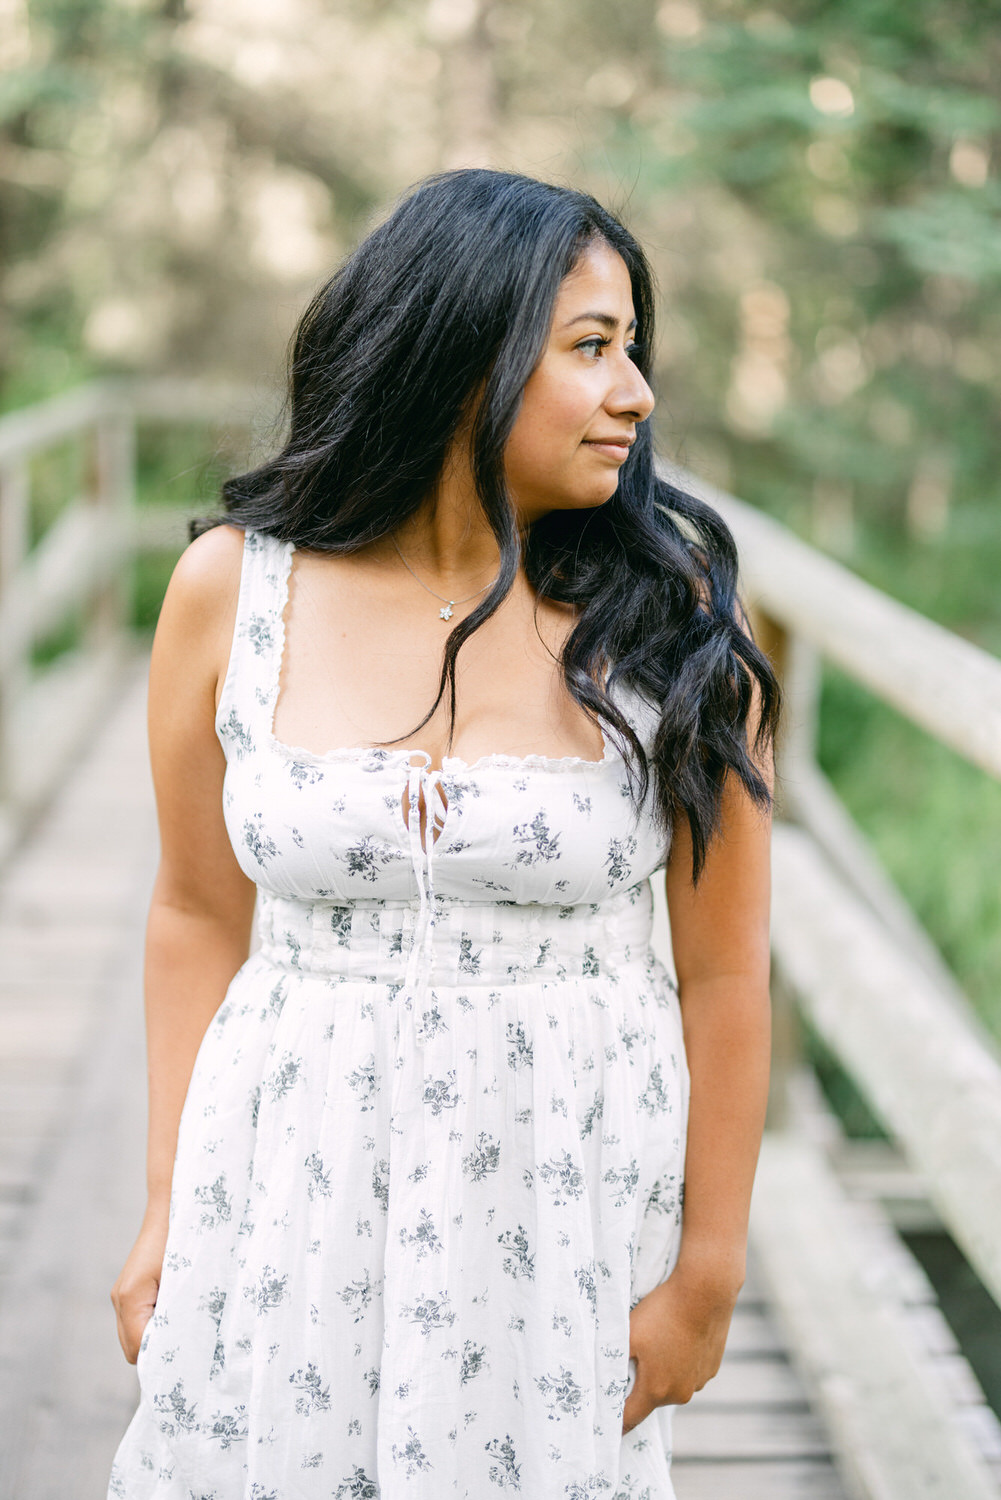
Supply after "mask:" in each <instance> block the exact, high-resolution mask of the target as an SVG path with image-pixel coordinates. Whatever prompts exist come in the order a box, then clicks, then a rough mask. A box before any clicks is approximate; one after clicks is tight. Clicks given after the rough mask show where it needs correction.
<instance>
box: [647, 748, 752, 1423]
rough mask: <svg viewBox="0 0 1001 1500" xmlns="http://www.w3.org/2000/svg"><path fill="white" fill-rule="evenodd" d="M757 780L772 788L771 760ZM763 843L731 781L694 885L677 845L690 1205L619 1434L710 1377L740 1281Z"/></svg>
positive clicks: (675, 939) (677, 954) (653, 1299)
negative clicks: (687, 1075) (718, 824)
mask: <svg viewBox="0 0 1001 1500" xmlns="http://www.w3.org/2000/svg"><path fill="white" fill-rule="evenodd" d="M761 770H762V772H763V774H764V775H765V776H766V779H767V780H768V783H769V785H771V784H772V781H773V777H772V770H771V762H770V759H769V760H768V762H767V763H766V764H764V765H762V766H761ZM770 833H771V820H770V818H769V816H768V814H767V813H765V812H763V811H762V810H761V809H760V808H759V807H757V806H756V805H755V804H754V803H753V802H752V800H751V798H750V797H749V796H748V795H747V793H746V791H745V790H744V789H743V787H742V786H741V785H740V784H739V783H738V782H737V781H736V778H734V777H731V778H730V782H729V785H728V786H727V788H726V789H725V792H724V801H723V822H722V827H721V829H720V833H719V837H718V838H717V840H716V841H715V842H714V843H713V844H712V846H711V848H710V851H709V853H708V856H707V859H706V865H705V870H704V872H703V874H702V877H701V879H700V880H699V883H698V885H697V886H693V885H692V879H691V840H690V836H689V834H688V829H687V825H686V826H684V827H679V828H678V829H677V830H676V833H675V840H674V844H673V846H672V851H671V857H670V860H669V863H668V868H667V899H668V908H669V911H670V917H671V939H672V947H673V950H674V960H675V967H676V970H677V975H678V988H679V994H680V998H681V1011H682V1020H683V1024H684V1033H685V1049H686V1053H687V1057H688V1067H689V1072H690V1075H691V1100H690V1105H689V1114H688V1144H687V1154H686V1158H685V1206H684V1216H683V1226H682V1235H681V1249H680V1253H679V1257H678V1261H677V1264H676V1266H675V1269H674V1271H673V1272H672V1274H671V1275H670V1276H669V1277H668V1279H667V1280H666V1281H665V1282H663V1283H662V1284H661V1285H660V1286H659V1287H656V1288H655V1289H654V1291H653V1292H651V1293H650V1295H649V1296H648V1297H644V1298H643V1299H642V1300H641V1301H640V1302H639V1303H637V1305H636V1307H635V1308H634V1309H633V1313H632V1317H631V1329H630V1337H631V1347H630V1353H631V1354H632V1355H634V1356H635V1357H636V1361H637V1372H636V1383H635V1385H634V1386H633V1389H632V1391H631V1392H630V1394H629V1398H628V1400H627V1402H626V1409H625V1411H624V1413H623V1425H624V1430H626V1431H628V1429H629V1428H630V1427H631V1426H635V1424H636V1423H637V1422H640V1421H642V1420H643V1418H644V1417H645V1416H646V1415H647V1413H648V1411H650V1410H652V1408H653V1407H654V1406H657V1405H666V1404H674V1403H677V1402H685V1401H688V1400H689V1399H690V1398H691V1396H692V1394H693V1393H694V1392H695V1391H697V1390H701V1388H702V1386H703V1385H705V1383H706V1381H707V1380H710V1379H711V1378H712V1376H713V1375H715V1373H716V1371H717V1370H718V1368H719V1364H720V1361H721V1359H722V1357H723V1348H724V1345H725V1341H726V1334H727V1330H728V1328H729V1324H730V1317H731V1314H732V1312H733V1307H734V1303H735V1302H736V1299H737V1294H738V1292H739V1290H740V1287H741V1285H742V1284H743V1280H744V1274H745V1257H746V1246H747V1225H748V1214H749V1209H750V1200H751V1186H752V1183H753V1180H754V1169H755V1166H756V1164H757V1158H758V1151H759V1148H760V1144H761V1132H762V1128H763V1126H764V1119H765V1106H766V1103H767V1096H768V1069H769V1056H770V1043H771V1024H770V1004H769V983H768V981H769V904H770V890H771V878H770V875H771V872H770V862H769V850H770Z"/></svg>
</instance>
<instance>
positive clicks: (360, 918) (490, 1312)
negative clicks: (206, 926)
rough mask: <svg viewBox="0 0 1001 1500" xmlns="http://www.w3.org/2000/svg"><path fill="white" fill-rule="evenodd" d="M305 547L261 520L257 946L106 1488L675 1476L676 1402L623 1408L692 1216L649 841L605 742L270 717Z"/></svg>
mask: <svg viewBox="0 0 1001 1500" xmlns="http://www.w3.org/2000/svg"><path fill="white" fill-rule="evenodd" d="M293 550H294V549H293V547H292V546H291V545H290V544H284V543H280V542H278V541H276V540H275V539H273V538H271V537H269V536H267V535H265V534H263V533H260V532H254V531H248V532H247V534H246V540H245V544H244V553H243V571H242V580H241V587H240V600H239V606H238V617H237V624H236V630H235V635H234V641H233V649H232V656H231V660H230V664H229V670H228V673H227V677H226V682H225V686H224V690H223V694H222V699H221V703H220V706H219V713H218V718H217V729H218V733H219V737H220V739H221V741H222V744H223V746H224V748H225V752H226V756H227V761H228V768H227V773H226V781H225V791H224V801H225V816H226V823H227V827H228V829H229V832H230V836H231V839H232V842H233V848H234V850H235V851H236V855H237V858H238V859H239V861H240V864H241V866H242V868H243V869H244V870H245V871H246V873H247V874H248V875H249V876H250V877H251V878H252V879H253V880H254V881H255V882H256V883H257V885H258V888H259V917H258V926H259V936H260V946H259V948H258V949H257V950H256V951H255V952H254V953H253V954H252V955H251V957H250V958H249V959H248V961H247V962H246V963H245V964H244V966H243V967H242V968H241V970H240V971H239V973H238V974H237V975H236V977H235V978H234V980H233V982H232V984H231V985H230V988H229V991H228V994H227V996H226V998H225V1001H224V1003H223V1005H222V1007H221V1008H220V1010H219V1011H218V1013H217V1015H216V1016H215V1018H214V1020H213V1021H212V1023H211V1024H210V1026H209V1028H208V1031H207V1033H206V1036H205V1039H204V1041H203V1043H202V1046H201V1049H200V1051H199V1054H198V1058H197V1061H196V1064H195V1069H194V1074H193V1076H192V1080H191V1085H190V1088H189V1090H188V1095H187V1100H186V1103H185V1107H184V1113H183V1116H182V1120H181V1128H180V1134H179V1140H178V1147H177V1159H176V1165H175V1169H174V1180H173V1193H172V1199H171V1209H170V1231H169V1237H168V1244H167V1253H166V1259H165V1264H164V1271H163V1279H162V1282H161V1286H160V1291H159V1297H158V1300H157V1305H156V1310H155V1313H154V1315H153V1317H152V1319H151V1320H150V1322H149V1324H148V1325H147V1329H146V1333H145V1335H144V1338H143V1341H142V1348H141V1351H140V1355H139V1365H138V1369H139V1379H140V1385H141V1402H140V1406H139V1409H138V1411H137V1412H136V1415H135V1417H134V1419H133V1421H132V1423H131V1425H130V1427H129V1429H128V1432H127V1433H126V1435H125V1437H124V1439H123V1440H122V1443H121V1446H120V1448H119V1450H118V1454H117V1457H116V1460H115V1464H114V1469H113V1472H112V1477H111V1482H110V1488H109V1492H108V1493H109V1496H114V1497H125V1500H321V1497H322V1500H330V1497H336V1500H445V1497H446V1496H448V1497H453V1496H464V1497H469V1500H473V1497H475V1500H484V1497H487V1496H490V1495H492V1494H494V1493H495V1492H496V1493H497V1494H498V1497H499V1500H500V1495H501V1494H502V1493H503V1494H504V1495H505V1496H506V1495H507V1494H511V1495H519V1494H520V1495H523V1496H525V1497H526V1500H550V1497H552V1500H556V1497H560V1500H563V1497H568V1500H594V1497H603V1500H671V1497H673V1489H672V1486H671V1479H670V1409H669V1408H658V1409H657V1410H655V1411H654V1412H653V1413H651V1414H650V1415H649V1416H648V1417H647V1418H646V1419H645V1421H643V1422H641V1423H640V1424H639V1425H638V1426H637V1427H635V1428H634V1429H633V1430H632V1431H631V1432H629V1433H628V1434H627V1435H626V1436H625V1437H623V1436H622V1407H623V1403H624V1400H625V1395H626V1391H627V1388H628V1386H629V1385H631V1378H630V1377H631V1366H630V1362H629V1312H630V1309H631V1307H632V1306H633V1305H634V1304H635V1303H636V1302H637V1301H638V1300H639V1299H640V1297H642V1296H643V1295H645V1293H647V1292H648V1291H650V1290H651V1289H652V1288H653V1287H654V1286H656V1285H657V1284H658V1282H660V1281H662V1280H663V1279H664V1277H665V1276H666V1275H667V1273H668V1271H669V1270H670V1268H671V1266H672V1265H673V1263H674V1259H675V1256H676V1253H677V1247H678V1238H679V1233H680V1223H681V1186H682V1169H683V1157H684V1143H685V1124H686V1117H687V1099H688V1074H687V1068H686V1064H685V1056H684V1044H683V1039H682V1031H681V1020H680V1011H679V1006H678V1000H677V995H676V993H675V991H674V989H673V987H672V984H671V981H670V979H669V976H668V974H667V972H666V970H665V969H664V967H663V965H662V964H661V963H660V962H659V960H658V959H657V958H655V956H654V955H653V953H652V952H651V949H650V946H649V938H650V925H651V912H652V898H651V890H650V884H649V880H648V877H649V876H650V875H651V873H652V872H654V871H656V870H657V869H659V868H661V867H662V866H663V864H664V861H665V853H666V851H665V849H664V847H663V838H662V836H660V835H659V834H658V832H657V829H656V827H655V826H654V822H653V818H652V816H650V815H648V813H647V812H646V810H644V811H643V813H642V814H641V815H639V816H637V814H636V812H635V810H634V808H633V804H632V803H631V801H630V800H629V798H628V796H627V788H626V778H625V768H624V765H623V762H622V760H621V757H620V756H619V754H618V752H617V750H616V749H615V748H614V747H613V746H611V745H610V744H608V743H607V742H606V745H605V751H604V756H603V759H602V760H600V761H585V760H580V759H578V758H575V757H572V758H567V759H549V758H547V757H544V756H537V755H530V756H525V757H513V756H507V755H488V756H485V757H483V758H482V759H481V760H479V761H477V762H476V763H475V764H472V765H467V764H466V763H465V762H464V761H462V760H459V759H457V758H454V757H453V758H449V759H446V760H445V762H444V765H443V768H442V769H441V770H440V771H438V770H432V769H430V757H428V756H427V755H421V754H416V753H414V752H407V751H384V750H374V749H363V748H359V749H355V750H339V751H335V752H332V753H331V754H328V755H315V754H311V753H309V752H305V751H302V750H298V749H294V748H292V747H289V746H285V745H282V744H280V743H279V742H278V741H277V740H276V739H275V738H274V735H273V733H272V723H273V716H274V708H275V703H276V700H277V695H278V680H279V672H280V667H281V661H282V653H283V649H284V629H283V623H282V622H283V613H284V608H285V603H286V599H287V590H288V576H289V571H290V566H291V559H292V553H293ZM619 701H620V702H621V703H622V704H623V707H624V711H627V712H629V713H630V715H631V717H632V721H633V722H634V723H635V724H636V726H637V729H638V731H639V732H642V733H646V734H648V733H649V731H650V725H651V721H650V719H649V709H648V708H647V706H646V705H644V704H642V702H641V701H640V700H638V699H634V698H633V695H628V697H626V695H623V697H622V698H621V699H620V700H619ZM627 703H628V704H629V707H628V708H626V704H627ZM407 788H409V802H408V806H409V818H405V817H404V807H403V802H404V800H405V798H404V792H405V790H406V789H407ZM422 794H423V800H424V803H425V806H426V807H427V808H428V809H430V811H431V814H432V815H433V822H434V824H435V827H436V828H438V829H439V830H440V831H439V836H438V838H437V840H434V839H432V838H428V837H427V834H425V838H424V840H423V841H422V838H421V833H420V821H421V820H420V817H419V815H418V808H419V805H420V801H421V797H422ZM442 794H443V795H442ZM425 842H426V843H427V845H428V847H427V848H426V849H425V847H424V843H425Z"/></svg>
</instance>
